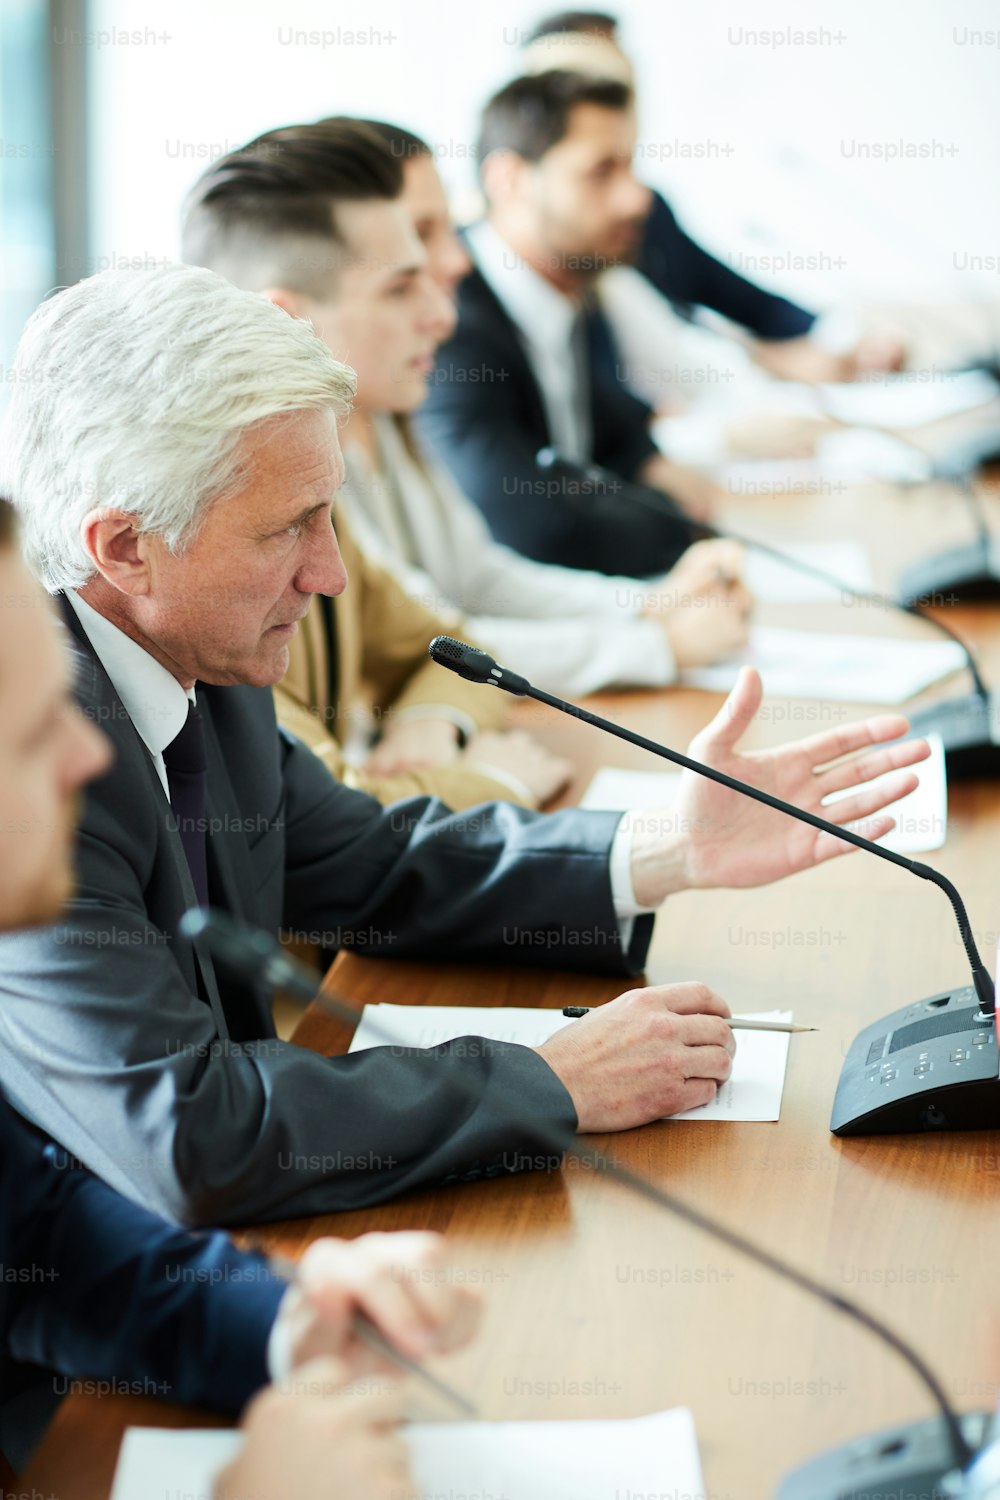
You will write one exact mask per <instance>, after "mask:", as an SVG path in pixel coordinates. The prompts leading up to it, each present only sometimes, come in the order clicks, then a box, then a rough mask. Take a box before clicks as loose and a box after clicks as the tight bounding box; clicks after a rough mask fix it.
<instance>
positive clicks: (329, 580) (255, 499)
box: [83, 411, 347, 687]
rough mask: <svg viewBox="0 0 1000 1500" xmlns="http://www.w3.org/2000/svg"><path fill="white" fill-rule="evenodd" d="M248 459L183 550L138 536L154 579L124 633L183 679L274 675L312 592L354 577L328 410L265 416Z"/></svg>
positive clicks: (283, 666) (263, 681) (274, 678)
mask: <svg viewBox="0 0 1000 1500" xmlns="http://www.w3.org/2000/svg"><path fill="white" fill-rule="evenodd" d="M244 458H245V461H246V465H247V479H246V483H245V484H244V485H243V486H241V488H240V489H239V491H238V492H237V493H235V494H231V495H229V496H227V497H225V498H223V499H220V500H217V501H216V502H215V503H214V504H212V505H211V506H210V507H209V509H208V511H207V513H206V515H205V518H204V520H203V522H202V525H201V529H200V530H199V532H198V533H197V535H196V536H195V538H194V540H193V541H192V542H191V543H190V544H189V545H188V547H187V548H186V549H185V550H184V552H183V553H182V554H181V555H180V556H179V557H174V556H173V555H172V554H171V553H170V552H169V551H168V549H167V548H166V547H165V546H164V544H163V543H162V541H160V539H159V538H153V537H150V538H144V539H143V550H144V555H145V558H146V562H147V566H148V584H147V585H146V586H145V587H144V589H143V591H142V592H141V593H139V594H135V593H132V595H131V597H130V600H129V605H128V616H129V620H130V627H131V628H130V630H129V633H130V634H132V635H134V636H135V638H136V639H138V640H139V641H140V643H141V644H143V645H145V646H146V647H147V649H149V650H150V651H151V652H152V654H153V655H155V656H156V657H157V659H158V660H159V661H161V662H163V664H164V665H165V666H167V667H168V668H169V669H170V670H171V671H172V672H173V673H174V675H175V676H176V677H177V678H178V679H179V680H180V681H181V682H182V683H184V684H185V685H187V684H188V683H193V682H195V681H201V682H210V683H219V684H224V685H230V684H236V683H246V684H249V685H252V686H254V687H267V686H270V685H271V684H272V683H275V682H278V681H279V680H280V679H281V678H282V677H283V676H284V674H285V672H286V671H287V669H288V642H289V641H290V639H291V637H292V636H293V635H294V634H295V632H296V630H297V629H298V621H299V620H301V619H302V617H303V616H304V615H305V613H306V611H307V609H308V608H309V601H310V599H311V597H312V596H313V594H331V595H335V594H340V593H342V592H343V590H344V588H345V586H346V584H347V573H346V570H345V568H344V564H343V560H342V558H341V555H340V548H339V547H338V545H337V538H336V536H335V535H334V530H333V522H332V519H331V506H332V504H333V500H334V496H335V494H336V492H337V490H338V489H339V488H340V486H341V484H342V483H343V479H344V463H343V458H342V456H341V452H340V444H339V442H338V440H337V429H336V421H335V419H334V416H333V414H332V412H326V411H322V412H311V411H307V412H295V413H292V414H290V415H288V416H283V417H276V418H273V419H272V420H270V421H268V422H265V423H263V424H262V425H261V427H260V428H259V429H257V431H256V432H255V433H254V434H253V435H252V436H251V437H250V439H249V440H248V442H247V445H246V448H245V450H244ZM83 592H84V596H85V597H88V591H87V590H86V589H85V590H84V591H83Z"/></svg>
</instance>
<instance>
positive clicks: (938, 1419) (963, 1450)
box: [179, 643, 989, 1500]
mask: <svg viewBox="0 0 1000 1500" xmlns="http://www.w3.org/2000/svg"><path fill="white" fill-rule="evenodd" d="M456 644H458V643H456ZM179 935H180V937H181V938H182V939H183V940H184V941H186V942H189V943H191V944H198V945H203V946H204V947H206V948H207V949H208V951H209V952H210V953H211V955H212V957H213V958H214V959H215V960H216V961H217V962H218V963H219V964H221V965H223V966H225V967H226V968H228V969H230V970H231V971H232V972H233V973H234V974H236V975H239V976H240V977H242V978H243V979H245V980H246V981H247V982H248V983H250V984H259V983H264V984H266V985H267V986H269V987H270V988H272V989H278V990H281V991H282V992H283V993H286V994H289V995H292V996H294V997H295V998H296V999H299V1000H302V1001H304V1002H305V1003H307V1004H308V1003H311V1002H313V1001H315V1002H316V1003H317V1004H318V1005H319V1006H320V1007H321V1008H322V1009H323V1010H325V1011H326V1012H327V1013H328V1014H329V1015H331V1016H333V1017H335V1018H336V1019H337V1020H338V1021H342V1022H345V1023H346V1024H347V1025H349V1026H352V1027H353V1026H356V1025H357V1023H358V1021H359V1019H360V1015H361V1012H360V1011H359V1010H358V1008H357V1007H356V1006H354V1005H351V1004H349V1003H348V1002H347V1001H346V1000H343V999H342V998H341V997H340V996H338V995H335V994H333V993H331V992H330V991H329V990H327V989H326V988H325V987H324V985H323V982H322V980H320V981H319V982H317V979H316V976H315V975H314V974H313V973H312V972H311V971H310V970H309V969H307V968H306V967H305V965H304V964H302V963H300V962H299V961H298V960H297V959H295V958H291V957H289V956H288V955H287V954H286V953H284V952H283V951H282V948H281V945H280V943H279V942H278V940H277V939H276V938H275V937H273V936H272V935H271V934H270V933H268V932H263V931H261V930H259V929H255V928H252V927H249V926H247V925H246V923H244V922H240V921H237V920H236V919H235V918H233V917H231V916H230V915H229V914H228V913H225V912H221V911H217V910H214V909H211V908H206V907H195V908H193V909H192V910H190V911H188V912H185V914H184V916H183V917H182V918H181V921H180V926H179ZM573 1024H575V1025H586V1021H578V1022H575V1023H573ZM369 1026H370V1032H371V1035H372V1036H374V1037H375V1038H379V1037H381V1039H382V1041H383V1043H384V1045H386V1046H392V1047H398V1045H399V1043H398V1041H397V1040H396V1038H395V1037H394V1036H393V1035H392V1034H391V1033H390V1032H389V1031H388V1030H386V1029H385V1028H383V1027H382V1026H380V1025H379V1024H378V1023H377V1022H372V1021H369ZM451 1086H452V1087H453V1088H455V1089H456V1090H457V1091H459V1092H460V1093H464V1094H465V1096H466V1098H467V1100H468V1101H469V1102H470V1103H475V1104H479V1103H481V1102H482V1101H483V1100H484V1099H488V1100H489V1103H490V1107H491V1110H492V1111H493V1113H494V1114H496V1115H498V1116H499V1117H500V1118H501V1119H506V1120H509V1121H510V1123H511V1124H512V1125H514V1126H516V1127H517V1128H518V1129H520V1128H523V1125H524V1120H523V1115H522V1111H521V1110H520V1109H519V1107H518V1103H517V1100H516V1099H513V1098H511V1097H510V1096H509V1095H507V1094H505V1093H502V1092H501V1091H500V1090H499V1089H497V1088H496V1086H495V1085H493V1084H489V1083H488V1084H487V1085H486V1086H485V1087H484V1088H480V1087H479V1086H477V1084H476V1083H474V1082H473V1081H472V1079H471V1077H470V1078H466V1077H465V1076H463V1075H462V1074H460V1073H457V1074H454V1075H453V1076H452V1078H451ZM533 1129H534V1131H535V1134H536V1136H537V1138H538V1139H539V1140H540V1141H541V1142H542V1143H543V1144H545V1145H546V1146H548V1147H549V1148H551V1150H552V1151H553V1152H554V1153H555V1155H557V1156H559V1157H561V1156H563V1155H564V1154H565V1153H566V1152H572V1153H573V1154H574V1155H575V1156H576V1157H577V1159H578V1160H580V1161H582V1162H583V1163H584V1164H585V1165H586V1166H589V1167H590V1168H591V1169H592V1170H593V1171H594V1172H595V1173H597V1174H599V1175H601V1176H603V1177H607V1178H610V1179H611V1181H613V1182H616V1183H618V1184H619V1185H620V1186H621V1187H623V1188H625V1189H626V1191H628V1192H630V1193H633V1194H634V1195H636V1196H638V1197H640V1198H642V1199H643V1200H645V1201H646V1202H648V1203H653V1204H654V1205H655V1206H656V1207H657V1208H659V1209H661V1210H663V1211H664V1212H666V1213H667V1214H670V1215H671V1216H672V1217H673V1218H677V1219H681V1220H682V1221H683V1222H684V1223H686V1224H689V1225H691V1226H692V1227H693V1228H695V1229H698V1230H700V1231H701V1232H702V1233H704V1234H706V1235H708V1236H709V1237H710V1238H711V1239H713V1240H715V1241H717V1242H718V1243H720V1244H723V1245H726V1246H728V1247H729V1248H730V1249H731V1250H735V1251H737V1253H738V1254H740V1255H744V1256H746V1257H747V1259H749V1260H751V1261H753V1262H754V1263H755V1264H756V1265H759V1266H761V1267H762V1268H763V1269H764V1270H766V1271H769V1272H770V1273H771V1274H772V1275H774V1276H776V1277H778V1278H779V1279H780V1280H782V1281H785V1282H787V1283H789V1284H791V1285H793V1286H796V1287H798V1288H799V1290H800V1291H803V1292H805V1293H806V1294H807V1295H808V1296H811V1297H814V1298H816V1299H817V1300H818V1301H820V1302H823V1303H824V1304H825V1305H826V1306H827V1307H831V1308H833V1309H834V1310H835V1311H836V1312H838V1313H840V1314H841V1315H842V1316H844V1317H847V1318H849V1319H851V1321H853V1322H854V1323H857V1324H859V1325H860V1326H861V1327H862V1328H865V1329H867V1330H868V1332H869V1333H870V1334H872V1335H874V1337H875V1338H877V1339H879V1340H881V1342H882V1343H884V1344H885V1345H887V1346H888V1348H890V1349H892V1350H893V1351H894V1353H895V1354H896V1355H897V1356H898V1357H899V1358H900V1359H902V1360H903V1361H904V1362H905V1363H906V1364H907V1365H908V1366H909V1368H910V1369H911V1371H912V1372H913V1373H914V1374H915V1375H916V1376H917V1378H918V1380H919V1381H920V1382H921V1384H922V1385H923V1386H924V1388H925V1390H926V1391H927V1392H928V1393H929V1394H930V1396H931V1397H932V1398H933V1400H934V1403H935V1405H936V1407H937V1409H938V1415H937V1416H934V1417H927V1418H924V1419H922V1420H920V1421H917V1422H914V1423H910V1424H907V1425H904V1426H902V1427H895V1428H893V1429H892V1430H891V1431H890V1430H886V1431H885V1432H884V1433H881V1434H879V1438H878V1444H877V1451H871V1452H868V1451H867V1450H866V1452H865V1455H864V1458H863V1460H860V1461H859V1458H858V1455H857V1454H856V1453H855V1451H854V1447H855V1445H851V1446H850V1447H849V1448H845V1449H841V1450H837V1452H838V1454H842V1455H843V1456H844V1462H845V1464H847V1465H848V1467H847V1468H846V1469H845V1470H844V1473H845V1474H848V1475H849V1480H848V1482H847V1484H846V1487H845V1484H844V1482H843V1476H840V1477H838V1478H837V1480H836V1483H837V1488H836V1489H830V1490H829V1500H834V1497H836V1500H855V1497H856V1500H866V1497H868V1496H870V1495H871V1493H872V1492H873V1488H872V1487H873V1486H877V1489H878V1492H879V1493H880V1494H882V1495H884V1496H885V1497H886V1500H892V1497H893V1495H894V1494H895V1493H896V1491H895V1490H893V1488H891V1486H893V1485H898V1486H899V1489H898V1493H899V1495H900V1497H902V1496H903V1495H911V1496H912V1494H913V1493H914V1491H913V1489H912V1485H913V1484H914V1483H915V1482H918V1481H919V1480H920V1478H921V1477H922V1476H924V1475H926V1474H931V1473H932V1474H933V1476H934V1477H936V1478H939V1477H940V1476H943V1475H945V1474H948V1473H954V1472H955V1471H959V1472H960V1471H963V1470H965V1469H966V1467H967V1466H968V1465H969V1464H970V1463H972V1462H973V1461H974V1460H975V1458H976V1456H977V1454H978V1452H979V1451H980V1449H981V1444H982V1440H983V1437H984V1435H985V1432H986V1430H987V1424H988V1421H989V1418H988V1416H987V1415H985V1414H982V1413H976V1414H967V1415H965V1416H960V1415H959V1414H958V1413H957V1412H956V1411H955V1408H954V1407H953V1406H952V1404H951V1402H950V1400H949V1398H948V1395H947V1393H946V1391H945V1389H944V1387H943V1386H942V1384H941V1382H940V1380H939V1379H938V1377H937V1376H936V1375H935V1373H934V1371H933V1370H932V1369H931V1367H930V1365H929V1364H928V1363H927V1362H926V1360H925V1359H924V1358H923V1356H922V1355H921V1354H919V1353H918V1352H917V1350H916V1349H914V1348H913V1346H912V1345H911V1344H909V1343H908V1342H907V1341H906V1340H905V1339H903V1338H902V1337H901V1336H900V1335H899V1334H898V1333H896V1332H895V1330H894V1329H893V1328H891V1327H890V1326H889V1325H887V1324H886V1323H884V1322H883V1321H882V1320H881V1319H880V1318H878V1317H876V1316H875V1315H874V1314H873V1313H870V1312H869V1311H868V1310H867V1309H866V1308H864V1307H862V1306H861V1305H860V1303H857V1302H855V1301H853V1300H852V1299H851V1298H850V1297H845V1296H844V1295H843V1294H842V1293H840V1292H837V1291H834V1289H833V1288H832V1287H829V1286H827V1285H826V1284H825V1283H824V1282H823V1281H820V1280H819V1278H818V1277H816V1276H813V1275H812V1274H811V1273H810V1272H808V1271H803V1270H800V1269H799V1267H798V1266H795V1265H793V1264H792V1263H791V1262H789V1261H786V1260H784V1259H783V1258H782V1257H781V1256H779V1255H775V1254H774V1253H773V1252H772V1251H770V1250H768V1249H766V1248H765V1247H764V1246H762V1245H759V1244H757V1242H756V1241H755V1240H753V1239H751V1238H749V1237H748V1236H747V1235H745V1234H742V1233H741V1232H740V1231H739V1230H736V1229H731V1228H729V1226H728V1225H726V1224H724V1223H722V1222H721V1221H720V1220H718V1219H716V1218H714V1217H713V1216H712V1215H710V1214H706V1213H704V1212H703V1211H702V1210H701V1209H699V1208H695V1207H694V1206H693V1205H692V1204H690V1203H688V1202H687V1201H686V1200H685V1199H683V1198H680V1197H678V1196H677V1195H676V1194H675V1193H669V1192H666V1191H665V1190H664V1189H663V1188H661V1187H658V1186H657V1185H656V1184H655V1183H653V1182H650V1181H649V1180H648V1179H647V1178H645V1177H641V1176H640V1175H639V1174H638V1173H636V1172H632V1171H630V1170H629V1169H628V1168H627V1167H623V1166H622V1165H621V1163H620V1162H618V1161H616V1160H615V1159H614V1158H613V1157H608V1156H605V1155H604V1154H603V1153H602V1152H600V1151H597V1150H595V1149H593V1148H591V1147H588V1146H585V1145H584V1144H582V1142H581V1140H580V1137H579V1136H577V1135H576V1134H575V1132H574V1131H572V1130H570V1129H567V1128H565V1127H564V1126H562V1125H560V1124H559V1123H558V1122H556V1121H548V1120H538V1121H535V1122H534V1125H533ZM867 1441H868V1442H869V1443H870V1441H871V1440H870V1439H869V1440H867ZM825 1457H826V1460H827V1461H829V1460H830V1459H831V1458H832V1455H826V1456H825ZM928 1464H930V1465H931V1466H932V1467H931V1469H928ZM807 1470H808V1472H809V1474H810V1476H814V1471H815V1463H811V1464H809V1465H808V1466H807V1469H803V1470H796V1471H795V1472H794V1473H793V1474H792V1475H790V1476H789V1478H788V1480H786V1481H785V1483H784V1484H783V1485H782V1489H781V1492H780V1495H781V1500H799V1497H800V1496H801V1500H824V1497H825V1495H826V1493H827V1492H826V1491H825V1490H823V1489H817V1488H815V1485H814V1477H810V1481H809V1482H810V1485H811V1486H812V1487H811V1488H810V1489H809V1490H808V1491H805V1490H802V1489H801V1488H800V1487H799V1475H801V1474H805V1473H806V1472H807ZM838 1473H839V1471H838ZM829 1477H830V1478H831V1479H832V1478H833V1470H832V1469H831V1470H830V1474H829ZM904 1485H905V1486H908V1488H903V1486H904ZM887 1486H888V1487H887ZM928 1493H929V1492H928Z"/></svg>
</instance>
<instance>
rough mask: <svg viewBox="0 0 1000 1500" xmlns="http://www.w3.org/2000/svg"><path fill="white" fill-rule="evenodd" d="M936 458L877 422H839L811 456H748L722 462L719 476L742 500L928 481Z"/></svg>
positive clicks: (728, 491) (728, 489)
mask: <svg viewBox="0 0 1000 1500" xmlns="http://www.w3.org/2000/svg"><path fill="white" fill-rule="evenodd" d="M933 468H934V460H933V457H932V456H931V455H930V454H929V453H924V452H922V451H921V450H920V449H919V448H916V447H914V445H913V444H912V443H909V442H906V441H905V440H904V439H903V438H900V437H897V436H896V435H895V434H893V433H889V432H879V431H877V430H876V429H875V428H873V427H838V428H835V429H834V430H833V431H832V432H825V433H823V434H822V435H821V436H820V437H819V438H817V440H816V452H815V455H814V456H813V457H812V458H752V459H751V458H746V459H734V460H732V461H731V462H729V463H725V464H719V465H717V466H716V468H715V476H716V478H717V480H718V482H719V484H721V485H722V487H723V488H724V489H725V490H726V492H727V494H730V495H735V496H738V497H741V498H743V499H751V500H752V499H754V498H755V497H760V498H762V499H767V498H771V499H773V498H778V499H780V498H781V497H782V496H785V495H791V496H795V495H806V496H808V495H829V494H841V493H842V492H843V491H844V490H846V489H847V487H848V485H851V484H866V483H868V482H869V481H871V480H873V479H879V480H882V481H884V482H885V483H886V484H923V483H924V482H925V481H926V480H928V479H929V478H930V477H931V473H932V471H933Z"/></svg>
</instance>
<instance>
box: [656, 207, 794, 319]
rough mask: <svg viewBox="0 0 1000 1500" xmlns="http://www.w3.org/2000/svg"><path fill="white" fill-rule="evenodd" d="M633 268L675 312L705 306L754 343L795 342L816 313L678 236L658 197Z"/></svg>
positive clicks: (684, 236) (668, 211)
mask: <svg viewBox="0 0 1000 1500" xmlns="http://www.w3.org/2000/svg"><path fill="white" fill-rule="evenodd" d="M638 268H639V270H640V271H642V272H643V274H644V275H645V276H647V277H648V278H649V280H650V281H651V282H652V283H653V285H654V286H655V287H656V289H657V290H658V291H660V292H662V293H663V295H664V297H666V298H668V299H669V301H671V302H672V303H673V304H674V306H675V307H676V308H677V309H678V311H680V312H682V313H686V314H690V312H691V311H692V310H693V309H694V308H696V307H710V308H711V309H712V310H713V311H714V312H717V313H721V314H722V316H723V317H725V318H729V319H730V321H731V322H733V323H739V324H740V325H741V327H743V328H747V329H749V330H750V332H751V333H753V334H756V336H757V338H760V339H793V338H800V337H801V336H802V335H803V334H806V333H808V332H809V330H810V328H811V327H812V326H813V324H814V323H815V321H816V314H815V313H811V312H807V311H806V309H805V308H804V307H799V306H797V304H796V303H794V302H789V301H788V300H787V299H786V298H785V297H779V296H777V295H776V294H775V293H774V292H767V291H765V290H764V288H763V287H759V286H756V285H755V284H754V283H753V282H752V281H747V279H746V277H744V276H740V275H739V274H738V272H736V271H734V270H732V268H731V267H730V266H726V265H723V263H722V261H720V260H716V258H715V256H714V255H710V254H709V253H708V251H707V250H704V249H702V247H701V245H699V244H697V243H696V241H694V240H693V239H691V237H690V236H689V235H688V234H686V233H685V232H684V230H683V229H682V228H681V226H680V224H678V222H677V220H676V218H675V217H674V214H673V211H672V210H671V209H670V207H669V206H668V205H667V203H666V202H665V201H664V199H663V198H661V197H660V195H659V193H654V194H653V208H652V211H651V213H650V215H649V218H648V219H647V221H646V233H645V239H644V241H643V244H642V249H641V252H640V255H639V259H638Z"/></svg>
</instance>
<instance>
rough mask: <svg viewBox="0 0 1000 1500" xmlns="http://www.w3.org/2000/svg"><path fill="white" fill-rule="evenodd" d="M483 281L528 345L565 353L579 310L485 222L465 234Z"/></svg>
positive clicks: (571, 300) (575, 304)
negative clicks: (554, 349) (551, 348)
mask: <svg viewBox="0 0 1000 1500" xmlns="http://www.w3.org/2000/svg"><path fill="white" fill-rule="evenodd" d="M466 239H467V240H468V243H469V245H470V247H471V249H472V253H473V256H474V257H475V261H476V265H477V266H478V268H479V270H480V272H481V274H482V276H483V279H484V280H485V281H486V282H487V284H488V286H489V287H490V290H491V291H492V292H493V294H494V296H495V297H496V298H497V299H498V300H499V302H500V304H501V305H502V307H503V308H504V311H505V312H506V313H507V316H508V317H509V318H510V319H511V321H512V322H513V323H514V324H515V326H516V327H517V328H518V330H519V331H520V333H521V334H522V335H523V337H524V338H526V339H527V340H528V342H529V343H531V344H536V345H539V344H541V345H545V346H547V347H553V348H556V349H559V350H560V351H562V352H564V351H565V349H566V346H567V345H568V343H569V340H570V336H571V334H572V331H573V324H574V323H575V322H576V318H577V314H578V313H579V310H580V309H579V306H578V304H577V303H576V302H574V301H573V299H572V298H571V297H567V296H565V294H564V293H563V292H560V291H558V290H557V289H556V288H555V287H554V286H553V285H552V283H551V282H550V281H546V280H545V277H544V276H540V275H539V274H538V272H537V271H536V270H535V269H534V268H533V267H532V266H529V265H528V263H527V261H525V260H522V259H521V257H520V256H519V255H518V254H517V252H516V251H514V250H512V249H511V248H510V246H509V245H508V244H507V243H506V241H505V240H502V239H501V238H500V236H499V234H498V233H497V231H496V230H495V229H494V228H493V225H492V224H488V223H487V222H486V220H485V219H484V220H482V222H480V223H479V224H474V225H473V226H472V228H471V229H469V230H467V231H466Z"/></svg>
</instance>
